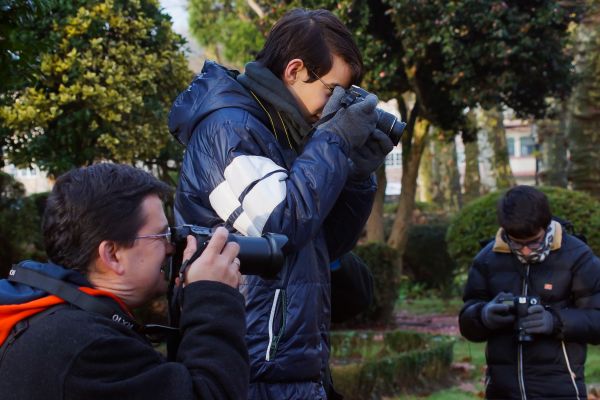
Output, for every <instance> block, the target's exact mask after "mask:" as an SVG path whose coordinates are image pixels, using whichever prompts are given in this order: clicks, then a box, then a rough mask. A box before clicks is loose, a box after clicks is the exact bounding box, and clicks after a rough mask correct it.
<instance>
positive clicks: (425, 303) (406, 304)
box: [396, 296, 463, 315]
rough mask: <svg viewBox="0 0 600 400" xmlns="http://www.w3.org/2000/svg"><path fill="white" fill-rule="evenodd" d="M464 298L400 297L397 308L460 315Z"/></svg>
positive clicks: (424, 312)
mask: <svg viewBox="0 0 600 400" xmlns="http://www.w3.org/2000/svg"><path fill="white" fill-rule="evenodd" d="M462 304H463V302H462V300H461V299H459V298H450V299H443V298H440V297H436V296H432V297H419V298H416V299H410V298H403V299H402V298H399V299H398V301H397V302H396V308H398V309H401V310H404V311H408V312H409V313H411V314H415V315H422V314H446V315H458V312H459V311H460V308H461V307H462Z"/></svg>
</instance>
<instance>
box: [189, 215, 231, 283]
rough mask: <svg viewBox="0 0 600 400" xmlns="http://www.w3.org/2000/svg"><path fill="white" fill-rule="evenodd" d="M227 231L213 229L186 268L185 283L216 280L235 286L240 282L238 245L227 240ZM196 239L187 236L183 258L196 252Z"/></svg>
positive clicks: (220, 228)
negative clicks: (203, 245) (202, 248)
mask: <svg viewBox="0 0 600 400" xmlns="http://www.w3.org/2000/svg"><path fill="white" fill-rule="evenodd" d="M228 236H229V232H227V229H225V228H223V227H219V228H217V230H215V231H214V233H213V236H212V238H211V239H210V241H209V242H208V244H207V246H206V248H205V249H204V251H203V252H202V254H201V255H200V257H198V258H197V259H196V260H195V261H194V262H193V263H192V265H190V267H189V268H188V270H187V273H186V275H185V284H186V285H188V284H190V283H192V282H196V281H216V282H221V283H224V284H226V285H229V286H231V287H234V288H237V287H238V286H239V284H240V278H241V274H240V260H239V259H238V258H237V255H238V253H239V252H240V245H239V244H237V243H234V242H229V243H228V242H227V237H228ZM196 247H197V244H196V239H195V238H194V237H193V236H191V235H190V236H188V237H187V246H186V248H185V250H184V251H183V259H184V260H187V259H190V258H191V257H192V255H193V254H194V253H195V252H196Z"/></svg>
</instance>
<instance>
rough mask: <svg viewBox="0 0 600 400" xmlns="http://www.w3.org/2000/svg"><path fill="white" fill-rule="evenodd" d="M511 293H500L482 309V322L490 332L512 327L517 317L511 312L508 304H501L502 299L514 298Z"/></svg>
mask: <svg viewBox="0 0 600 400" xmlns="http://www.w3.org/2000/svg"><path fill="white" fill-rule="evenodd" d="M512 297H513V295H512V294H511V293H505V292H500V293H498V294H497V295H496V297H494V298H493V299H492V300H491V301H490V302H489V303H487V304H486V305H485V306H483V308H482V309H481V322H482V323H483V325H484V326H485V327H486V328H488V329H489V330H492V331H494V330H496V329H500V328H504V327H507V326H509V325H512V324H513V323H514V322H515V315H514V314H512V313H511V312H510V307H509V306H508V304H503V303H500V302H499V301H500V298H512Z"/></svg>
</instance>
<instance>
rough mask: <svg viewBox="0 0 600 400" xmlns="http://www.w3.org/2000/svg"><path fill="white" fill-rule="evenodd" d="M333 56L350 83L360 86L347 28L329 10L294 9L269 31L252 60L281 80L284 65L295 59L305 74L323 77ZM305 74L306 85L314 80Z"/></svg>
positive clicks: (358, 67) (355, 54) (355, 52)
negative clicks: (347, 71)
mask: <svg viewBox="0 0 600 400" xmlns="http://www.w3.org/2000/svg"><path fill="white" fill-rule="evenodd" d="M333 54H335V55H337V56H339V57H340V58H342V60H344V61H345V62H346V63H347V64H348V65H349V66H350V70H351V71H352V80H351V82H352V83H353V84H358V83H360V81H361V79H362V76H363V62H362V56H361V55H360V51H359V50H358V47H357V46H356V43H355V42H354V39H353V38H352V34H351V33H350V31H349V30H348V28H346V27H345V26H344V24H342V22H341V21H340V20H339V19H338V18H337V17H336V16H335V15H333V14H332V13H331V12H330V11H327V10H304V9H301V8H296V9H293V10H291V11H289V12H287V13H286V14H285V15H284V16H283V17H281V18H280V19H279V20H278V21H277V22H276V23H275V25H274V26H273V28H271V32H269V35H268V37H267V41H266V43H265V45H264V47H263V49H262V50H261V51H260V52H259V53H258V55H257V56H256V61H258V62H260V63H261V64H262V65H263V66H265V67H266V68H268V69H269V70H270V71H271V72H272V73H273V74H274V75H275V76H277V77H279V78H281V77H282V75H283V72H284V70H285V67H286V65H287V64H288V62H290V61H291V60H293V59H294V58H299V59H301V60H302V61H304V64H305V65H306V68H307V69H308V70H309V71H311V72H313V73H314V74H316V75H318V76H323V75H326V74H327V73H328V72H329V71H330V70H331V67H332V65H333ZM309 75H310V76H309V79H308V80H307V82H314V81H315V80H316V79H317V78H316V77H315V76H313V75H312V74H309Z"/></svg>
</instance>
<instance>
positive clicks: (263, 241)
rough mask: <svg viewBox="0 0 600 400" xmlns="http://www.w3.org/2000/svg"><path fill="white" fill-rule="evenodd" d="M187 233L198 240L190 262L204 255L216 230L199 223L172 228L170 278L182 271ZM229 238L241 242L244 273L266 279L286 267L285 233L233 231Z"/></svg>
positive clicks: (240, 255) (230, 240) (241, 267)
mask: <svg viewBox="0 0 600 400" xmlns="http://www.w3.org/2000/svg"><path fill="white" fill-rule="evenodd" d="M188 235H192V236H194V238H195V239H196V243H197V250H196V253H194V255H193V256H192V257H191V259H190V261H189V263H190V264H191V263H192V262H193V261H194V260H195V259H196V258H198V257H199V256H200V254H202V252H203V251H204V249H205V248H206V245H207V244H208V242H209V241H210V239H211V238H212V235H213V232H212V230H211V229H210V228H205V227H202V226H197V225H181V226H176V227H173V228H171V241H172V242H173V245H174V246H175V253H174V254H173V257H172V260H171V267H170V269H171V270H170V271H169V274H168V275H169V276H168V277H167V279H168V280H170V279H171V277H174V276H176V275H177V274H178V273H179V269H180V267H181V263H182V261H183V260H182V258H183V250H184V249H185V247H186V244H187V239H186V238H187V236H188ZM227 241H228V242H235V243H237V244H239V245H240V253H239V255H238V258H239V259H240V272H241V273H242V274H243V275H259V276H261V277H263V278H265V279H273V278H274V277H275V276H276V275H277V273H278V272H279V271H280V270H281V268H282V267H283V261H284V255H283V251H282V248H283V246H284V245H285V244H286V243H287V237H286V236H285V235H280V234H276V233H265V234H264V235H263V236H259V237H253V236H243V235H239V234H235V233H230V234H229V237H228V239H227Z"/></svg>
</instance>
